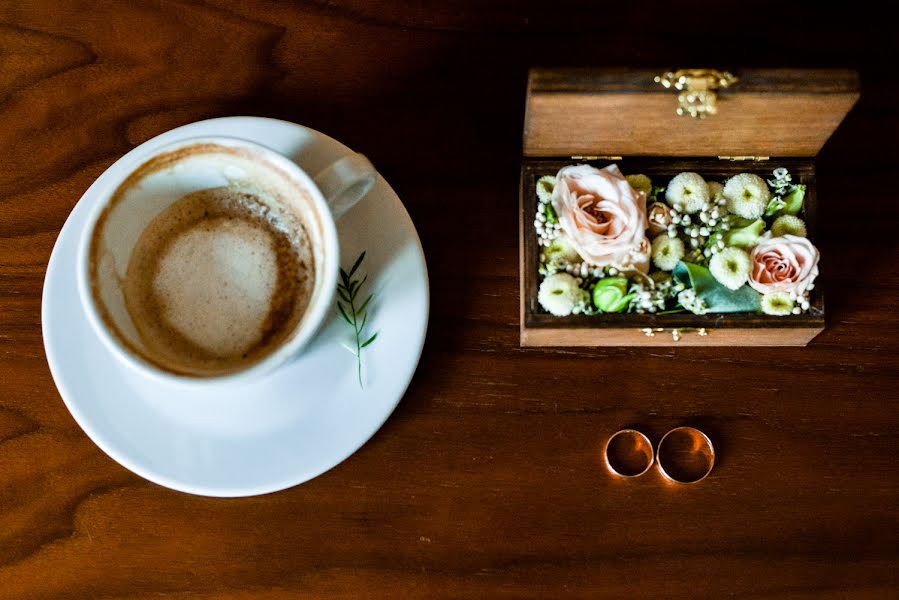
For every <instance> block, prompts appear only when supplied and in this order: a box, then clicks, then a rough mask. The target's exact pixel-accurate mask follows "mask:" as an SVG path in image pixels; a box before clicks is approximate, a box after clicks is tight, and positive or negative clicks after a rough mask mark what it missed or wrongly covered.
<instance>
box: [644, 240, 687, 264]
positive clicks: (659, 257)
mask: <svg viewBox="0 0 899 600" xmlns="http://www.w3.org/2000/svg"><path fill="white" fill-rule="evenodd" d="M683 257H684V243H683V242H682V241H681V240H680V238H676V237H670V236H669V235H668V234H667V233H663V234H661V235H659V236H657V237H656V239H654V240H653V241H652V264H654V265H655V266H656V267H657V268H659V269H661V270H662V271H671V270H673V269H674V267H676V266H677V263H678V262H680V260H681V259H682V258H683Z"/></svg>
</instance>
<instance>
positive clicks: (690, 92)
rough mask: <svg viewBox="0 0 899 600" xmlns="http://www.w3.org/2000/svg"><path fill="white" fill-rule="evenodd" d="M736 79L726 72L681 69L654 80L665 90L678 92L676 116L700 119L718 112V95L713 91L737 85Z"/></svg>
mask: <svg viewBox="0 0 899 600" xmlns="http://www.w3.org/2000/svg"><path fill="white" fill-rule="evenodd" d="M737 81H738V79H737V78H736V77H735V76H734V75H733V74H731V73H729V72H727V71H716V70H715V69H681V70H679V71H668V72H667V73H662V74H661V75H658V76H657V77H656V78H655V82H656V83H660V84H662V86H664V87H665V88H674V89H676V90H680V94H678V96H677V102H678V107H677V114H679V115H690V116H691V117H693V118H694V119H702V118H704V117H707V116H708V115H714V114H716V113H717V112H718V94H717V93H716V92H715V90H717V89H719V88H721V89H723V88H726V87H730V86H732V85H734V84H735V83H737Z"/></svg>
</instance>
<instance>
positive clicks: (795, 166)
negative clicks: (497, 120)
mask: <svg viewBox="0 0 899 600" xmlns="http://www.w3.org/2000/svg"><path fill="white" fill-rule="evenodd" d="M613 162H614V163H616V164H617V165H618V166H619V168H620V169H621V171H622V172H623V173H624V174H625V175H632V174H637V173H643V174H645V175H647V176H649V177H650V178H651V179H652V180H653V184H654V185H665V184H667V182H668V181H669V180H670V179H671V178H672V177H674V176H675V175H677V174H678V173H681V172H683V171H695V172H697V173H699V174H700V175H702V176H703V177H705V178H706V179H711V180H718V181H723V180H724V179H726V178H728V177H730V176H732V175H736V174H737V173H744V172H749V173H756V174H758V175H761V176H766V175H770V173H771V171H772V170H773V169H776V168H778V167H786V168H787V169H789V171H790V174H791V175H792V176H793V181H794V182H797V183H803V184H805V185H806V186H807V188H806V198H805V206H804V219H805V221H806V225H807V227H808V235H809V238H810V239H812V240H813V241H814V239H815V234H816V231H815V223H816V218H817V197H816V196H817V195H816V188H815V165H814V162H813V160H812V159H811V158H783V159H777V158H772V159H769V160H763V161H755V160H740V161H731V160H723V159H718V158H709V157H697V158H671V157H624V158H622V159H621V160H583V159H571V158H568V159H561V158H558V157H550V158H525V159H524V160H523V163H522V170H521V203H520V204H521V221H520V228H521V237H522V239H521V244H522V256H521V259H522V265H521V269H522V290H521V291H522V300H521V301H522V323H521V325H522V329H523V330H526V329H553V330H559V329H585V328H588V329H608V328H627V329H641V328H654V329H655V328H665V329H672V328H677V329H699V328H708V329H726V328H792V329H820V328H823V327H824V294H823V290H822V289H821V286H820V282H817V281H816V285H815V289H814V291H813V292H812V294H811V304H812V306H811V309H810V310H809V311H808V312H806V313H803V314H800V315H790V316H788V317H777V316H770V315H764V314H757V313H718V314H705V315H695V314H693V313H689V312H685V313H678V314H671V315H656V314H649V313H646V314H639V313H610V314H602V315H570V316H567V317H555V316H553V315H550V314H547V313H545V312H543V311H542V310H541V309H540V306H539V304H538V303H537V288H538V285H539V281H538V277H539V276H538V273H537V268H538V256H539V246H538V244H537V238H536V235H535V234H534V228H533V221H534V213H535V211H536V208H537V192H536V181H537V179H539V178H540V177H542V176H544V175H555V174H556V173H557V172H558V171H559V169H561V168H562V167H564V166H566V165H572V164H591V165H593V166H595V167H597V168H603V167H605V166H607V165H609V164H612V163H613Z"/></svg>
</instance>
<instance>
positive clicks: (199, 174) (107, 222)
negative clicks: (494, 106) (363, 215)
mask: <svg viewBox="0 0 899 600" xmlns="http://www.w3.org/2000/svg"><path fill="white" fill-rule="evenodd" d="M127 160H128V162H127V164H125V165H120V166H121V167H122V169H121V172H122V173H123V175H121V176H119V177H118V178H116V179H114V180H113V181H111V182H109V184H108V185H107V186H106V187H105V188H104V189H102V190H100V192H99V196H100V200H99V201H98V202H97V205H96V206H95V207H94V208H93V210H92V212H91V214H90V215H89V217H88V220H87V225H86V227H85V230H84V232H83V235H82V237H81V240H80V242H79V247H78V260H77V265H78V267H77V268H78V273H77V278H78V287H79V294H80V296H81V301H82V304H83V306H84V310H85V313H86V315H87V318H88V321H89V322H90V324H91V326H92V328H93V329H94V331H95V332H96V333H97V335H98V336H99V338H100V339H101V340H102V341H103V343H104V344H105V345H106V346H107V348H109V350H110V351H111V352H112V354H113V355H114V356H115V357H116V358H117V359H118V360H119V361H120V362H121V363H122V364H124V365H125V366H126V367H127V368H128V369H130V370H133V371H136V372H139V373H141V374H143V375H146V376H147V377H150V378H154V379H157V380H162V381H165V382H176V383H180V384H185V385H208V384H210V383H212V382H215V383H228V384H233V383H235V382H239V381H246V380H250V379H254V378H256V377H258V376H260V375H262V374H265V373H268V372H270V371H271V370H272V369H274V368H276V367H278V366H279V365H282V364H284V363H285V362H287V361H288V360H290V359H292V358H294V357H296V356H297V355H299V354H300V353H301V352H302V350H303V348H304V347H305V346H306V345H307V344H308V343H309V341H310V340H311V339H312V338H313V337H314V335H315V333H316V332H317V331H318V329H319V328H320V327H321V325H322V324H323V323H324V321H325V320H326V319H327V318H328V317H330V316H333V314H334V306H333V304H334V295H335V290H336V285H337V276H338V271H339V268H340V267H339V261H340V249H339V247H338V240H337V230H336V226H335V220H336V219H339V218H340V217H341V216H342V215H343V214H344V213H345V212H346V211H347V210H349V209H350V208H351V207H352V206H353V205H355V204H356V203H357V202H358V201H359V200H360V199H361V198H362V197H363V196H364V195H365V194H366V193H367V192H368V191H369V189H371V186H372V185H373V183H374V181H375V177H376V172H375V169H374V167H373V166H372V165H371V163H370V162H369V161H368V159H367V158H365V157H364V156H363V155H361V154H352V155H348V156H345V157H343V158H341V159H340V160H338V161H336V162H335V163H333V164H332V165H331V166H329V167H328V168H326V169H325V170H324V171H322V172H321V173H318V174H317V175H315V176H314V177H310V176H309V175H308V174H307V173H306V172H305V171H303V169H301V168H300V167H299V166H297V164H296V163H294V162H293V161H291V160H290V159H288V158H286V157H284V156H282V155H281V154H279V153H277V152H275V151H274V150H271V149H269V148H266V147H264V146H262V145H259V144H256V143H253V142H249V141H246V140H242V139H238V138H232V137H224V136H215V137H202V138H192V139H186V140H181V141H178V142H175V143H172V144H169V145H166V146H163V147H159V148H155V149H152V150H148V151H146V152H142V153H138V154H135V155H134V156H129V157H127ZM235 183H237V184H239V185H264V186H266V188H268V189H271V190H275V191H278V192H279V197H290V198H292V200H291V202H296V203H297V204H296V206H294V207H292V208H295V209H296V210H298V211H302V214H303V217H304V218H303V221H304V223H305V224H306V226H307V227H306V228H307V230H308V231H307V233H308V236H309V239H310V245H311V249H312V255H313V257H314V267H315V268H314V271H315V275H314V285H313V287H312V290H313V291H312V294H311V296H310V298H309V302H308V305H307V307H306V310H305V312H304V313H303V315H302V317H301V318H300V319H299V321H298V322H297V323H296V325H295V326H294V327H293V329H292V331H290V332H289V333H287V335H286V336H285V337H284V339H283V340H282V341H281V342H280V344H279V345H277V347H275V348H273V349H270V351H269V353H268V354H266V355H265V356H264V357H262V358H260V359H259V360H257V361H256V362H253V363H251V364H248V365H246V366H245V367H243V368H240V369H237V370H234V371H231V372H228V373H225V374H215V375H211V376H207V375H202V374H199V375H198V374H196V373H189V372H183V371H179V370H177V369H171V368H165V367H164V366H162V365H161V364H160V363H159V362H157V361H154V360H153V356H152V350H151V349H150V348H149V347H148V346H147V345H146V344H145V342H144V341H143V340H142V338H141V335H140V334H139V333H138V329H137V327H136V326H135V324H134V321H133V320H132V316H131V314H130V313H129V310H128V308H127V306H126V302H125V292H124V281H125V274H126V271H127V268H128V264H129V259H130V257H131V253H132V251H133V250H134V247H135V245H136V243H137V241H138V239H139V238H140V235H141V233H143V232H144V230H145V229H146V228H147V226H148V225H149V224H150V222H151V221H153V219H154V218H156V217H157V216H158V215H159V214H160V213H162V212H163V211H164V210H165V209H166V208H168V207H169V206H171V205H172V204H173V203H175V202H176V201H178V200H180V199H181V198H183V197H184V196H185V195H187V194H190V193H193V192H197V191H199V190H205V189H211V188H218V187H222V186H226V185H229V184H235ZM280 192H283V194H281V193H280Z"/></svg>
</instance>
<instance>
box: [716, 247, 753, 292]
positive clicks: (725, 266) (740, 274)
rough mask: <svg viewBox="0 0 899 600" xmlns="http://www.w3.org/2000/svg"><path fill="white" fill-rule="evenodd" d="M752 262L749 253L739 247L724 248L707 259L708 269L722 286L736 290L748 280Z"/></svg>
mask: <svg viewBox="0 0 899 600" xmlns="http://www.w3.org/2000/svg"><path fill="white" fill-rule="evenodd" d="M751 267H752V262H751V261H750V260H749V254H748V253H747V252H746V251H745V250H741V249H740V248H725V249H724V250H722V251H721V252H719V253H718V254H716V255H714V256H713V257H712V260H711V261H709V271H711V272H712V276H713V277H714V278H715V279H717V280H718V282H719V283H720V284H721V285H723V286H724V287H726V288H728V289H731V290H738V289H740V288H741V287H743V284H744V283H746V282H747V281H748V280H749V271H750V268H751Z"/></svg>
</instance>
